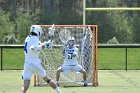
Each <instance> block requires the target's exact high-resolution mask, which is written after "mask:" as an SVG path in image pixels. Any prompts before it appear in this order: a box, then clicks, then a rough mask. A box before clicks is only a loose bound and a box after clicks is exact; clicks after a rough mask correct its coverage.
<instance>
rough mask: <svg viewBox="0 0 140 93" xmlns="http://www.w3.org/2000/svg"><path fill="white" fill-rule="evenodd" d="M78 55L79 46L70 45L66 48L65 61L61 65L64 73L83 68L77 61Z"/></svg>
mask: <svg viewBox="0 0 140 93" xmlns="http://www.w3.org/2000/svg"><path fill="white" fill-rule="evenodd" d="M69 54H70V55H73V54H74V55H75V56H74V57H72V56H71V57H70V56H68V55H69ZM77 57H78V48H76V47H75V46H72V47H70V46H69V45H68V46H67V47H66V48H65V53H64V63H63V65H62V66H61V69H62V70H63V71H64V73H68V72H70V71H76V72H79V71H80V70H81V69H82V66H81V65H79V64H78V61H77Z"/></svg>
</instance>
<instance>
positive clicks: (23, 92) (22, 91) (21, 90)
mask: <svg viewBox="0 0 140 93" xmlns="http://www.w3.org/2000/svg"><path fill="white" fill-rule="evenodd" d="M29 85H30V80H24V85H23V86H22V87H21V89H20V93H26V91H27V89H28V88H29Z"/></svg>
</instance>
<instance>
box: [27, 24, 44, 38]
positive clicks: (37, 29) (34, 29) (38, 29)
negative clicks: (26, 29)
mask: <svg viewBox="0 0 140 93" xmlns="http://www.w3.org/2000/svg"><path fill="white" fill-rule="evenodd" d="M30 32H34V33H36V34H37V36H38V38H40V37H41V35H42V33H43V30H42V28H41V27H40V26H39V25H32V26H31V28H30Z"/></svg>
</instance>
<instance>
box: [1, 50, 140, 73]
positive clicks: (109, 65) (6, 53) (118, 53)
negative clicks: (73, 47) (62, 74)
mask: <svg viewBox="0 0 140 93" xmlns="http://www.w3.org/2000/svg"><path fill="white" fill-rule="evenodd" d="M139 55H140V49H139V48H128V60H127V61H128V69H140V57H139ZM46 56H50V57H48V60H49V61H51V62H53V63H56V64H58V63H59V65H60V64H62V62H63V59H62V54H61V50H59V49H53V50H52V51H47V52H46ZM125 57H126V56H125V49H124V48H99V49H98V67H99V69H119V70H121V69H125V62H126V59H125ZM0 64H1V63H0ZM23 64H24V53H23V49H3V69H23ZM0 69H1V67H0Z"/></svg>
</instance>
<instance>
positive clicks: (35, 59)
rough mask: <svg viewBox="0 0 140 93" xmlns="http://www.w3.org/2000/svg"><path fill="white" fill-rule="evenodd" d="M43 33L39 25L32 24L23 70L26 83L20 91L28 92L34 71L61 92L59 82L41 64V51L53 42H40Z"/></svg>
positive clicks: (27, 38)
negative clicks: (52, 78)
mask: <svg viewBox="0 0 140 93" xmlns="http://www.w3.org/2000/svg"><path fill="white" fill-rule="evenodd" d="M42 33H43V30H42V28H41V27H40V26H39V25H32V26H31V28H30V35H28V36H27V37H26V39H25V45H24V54H25V63H24V70H23V72H22V79H23V80H24V84H23V86H22V87H21V89H20V93H26V91H27V89H28V88H29V85H30V80H31V76H32V74H34V73H36V74H37V75H39V76H40V77H42V78H43V79H44V80H45V81H46V82H47V83H49V85H50V86H51V87H52V88H53V89H55V90H56V92H57V93H61V91H60V89H59V87H58V86H57V84H56V83H55V82H54V81H53V80H51V78H49V77H48V76H47V74H46V71H45V70H44V69H43V67H42V65H41V60H40V58H39V53H40V52H41V51H42V48H44V47H46V48H48V47H50V46H49V45H52V42H50V41H48V42H44V43H41V42H40V38H41V36H42Z"/></svg>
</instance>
